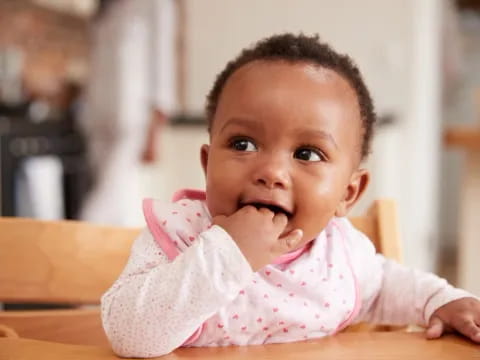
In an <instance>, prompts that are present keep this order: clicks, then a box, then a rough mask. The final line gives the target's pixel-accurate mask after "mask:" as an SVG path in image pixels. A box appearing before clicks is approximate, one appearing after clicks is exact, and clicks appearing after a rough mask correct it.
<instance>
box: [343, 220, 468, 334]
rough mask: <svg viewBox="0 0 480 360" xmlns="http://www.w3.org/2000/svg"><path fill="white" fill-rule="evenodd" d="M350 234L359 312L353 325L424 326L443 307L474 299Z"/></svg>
mask: <svg viewBox="0 0 480 360" xmlns="http://www.w3.org/2000/svg"><path fill="white" fill-rule="evenodd" d="M349 232H350V234H351V235H352V236H351V237H350V239H349V240H350V241H349V244H350V247H351V251H350V253H351V256H352V266H353V268H354V271H355V273H356V276H357V281H358V284H359V289H360V294H361V308H360V312H359V314H358V316H357V318H356V320H355V322H363V321H365V322H370V323H377V324H389V325H409V324H416V325H420V326H426V325H428V322H429V320H430V317H431V315H432V314H433V313H434V312H435V310H437V309H438V308H439V307H441V306H442V305H445V304H446V303H448V302H451V301H453V300H456V299H460V298H463V297H473V295H471V294H470V293H468V292H466V291H464V290H461V289H457V288H454V287H453V286H451V285H450V284H448V283H447V281H446V280H444V279H442V278H439V277H438V276H436V275H434V274H432V273H427V272H423V271H419V270H415V269H412V268H409V267H407V266H404V265H401V264H399V263H397V262H395V261H392V260H389V259H386V258H385V257H384V256H382V255H380V254H375V249H374V247H373V245H372V244H371V242H370V241H369V240H368V238H367V237H366V236H365V235H363V234H362V233H360V232H359V231H357V230H355V229H353V228H351V229H350V230H349Z"/></svg>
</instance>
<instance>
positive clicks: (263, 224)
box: [213, 205, 303, 271]
mask: <svg viewBox="0 0 480 360" xmlns="http://www.w3.org/2000/svg"><path fill="white" fill-rule="evenodd" d="M287 223H288V219H287V216H286V215H285V214H281V213H279V214H275V213H274V212H272V211H270V210H269V209H266V208H260V209H257V208H255V207H254V206H250V205H248V206H244V207H243V208H241V209H240V210H238V211H237V212H235V213H234V214H232V215H230V216H228V217H227V216H223V215H219V216H215V217H214V218H213V224H215V225H219V226H221V227H222V228H223V229H225V231H227V232H228V233H229V234H230V236H231V237H232V238H233V240H234V241H235V242H236V243H237V246H238V247H239V248H240V250H241V251H242V253H243V255H244V256H245V257H246V258H247V260H248V262H249V263H250V266H251V267H252V269H253V270H254V271H257V270H259V269H261V268H262V267H264V266H265V265H268V264H270V263H271V262H272V260H274V259H275V258H277V257H278V256H280V255H282V254H285V253H287V252H289V251H291V250H293V249H295V248H296V247H297V246H298V245H299V242H300V241H301V240H302V237H303V232H302V230H300V229H296V230H292V231H290V232H289V233H288V234H285V235H283V236H280V235H281V234H282V233H283V232H284V230H285V227H286V226H287Z"/></svg>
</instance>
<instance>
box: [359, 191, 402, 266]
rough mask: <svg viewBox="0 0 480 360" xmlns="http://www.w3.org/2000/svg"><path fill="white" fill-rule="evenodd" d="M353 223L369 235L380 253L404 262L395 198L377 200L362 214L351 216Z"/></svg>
mask: <svg viewBox="0 0 480 360" xmlns="http://www.w3.org/2000/svg"><path fill="white" fill-rule="evenodd" d="M350 221H351V223H352V224H353V225H354V226H355V227H356V228H357V229H359V230H360V231H361V232H363V233H364V234H365V235H367V236H368V237H369V238H370V240H371V241H372V242H373V244H374V245H375V249H376V250H377V252H378V253H381V254H383V255H384V256H385V257H387V258H389V259H393V260H396V261H398V262H402V249H401V242H400V233H399V227H398V215H397V208H396V204H395V201H394V200H391V199H380V200H375V201H374V202H373V203H372V205H371V206H370V208H369V209H368V211H367V212H366V213H365V214H364V215H362V216H356V217H350Z"/></svg>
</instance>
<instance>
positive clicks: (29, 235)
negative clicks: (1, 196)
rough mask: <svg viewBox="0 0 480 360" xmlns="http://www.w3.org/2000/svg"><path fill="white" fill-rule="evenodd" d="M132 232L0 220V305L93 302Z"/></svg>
mask: <svg viewBox="0 0 480 360" xmlns="http://www.w3.org/2000/svg"><path fill="white" fill-rule="evenodd" d="M138 233H139V230H138V229H129V228H114V227H106V226H98V225H92V224H88V223H82V222H75V221H57V222H51V221H40V220H32V219H23V218H0V302H20V303H23V302H34V303H64V304H76V305H80V304H98V303H99V300H100V296H101V295H102V294H103V292H105V291H106V290H107V289H108V287H109V286H110V285H111V284H112V283H113V281H114V280H115V279H116V278H117V277H118V275H119V274H120V272H121V270H122V268H123V266H124V265H125V263H126V261H127V257H128V254H129V252H130V246H131V244H132V241H133V240H134V238H135V236H136V235H137V234H138Z"/></svg>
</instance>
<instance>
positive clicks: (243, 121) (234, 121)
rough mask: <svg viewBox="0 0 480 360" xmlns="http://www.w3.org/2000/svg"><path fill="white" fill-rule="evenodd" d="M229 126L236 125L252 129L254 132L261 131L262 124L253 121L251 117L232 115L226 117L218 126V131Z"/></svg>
mask: <svg viewBox="0 0 480 360" xmlns="http://www.w3.org/2000/svg"><path fill="white" fill-rule="evenodd" d="M231 126H237V127H242V128H246V129H250V130H254V131H256V132H263V130H264V129H263V125H262V123H260V122H258V121H255V120H253V119H248V118H240V117H234V118H230V119H227V121H226V122H225V124H223V126H222V127H221V128H220V131H219V132H220V133H222V132H223V131H225V129H227V128H229V127H231Z"/></svg>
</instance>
